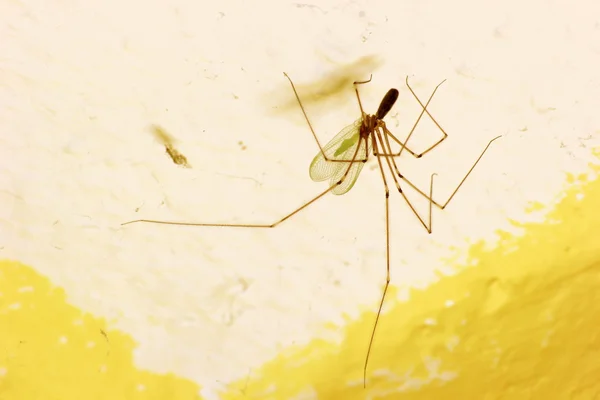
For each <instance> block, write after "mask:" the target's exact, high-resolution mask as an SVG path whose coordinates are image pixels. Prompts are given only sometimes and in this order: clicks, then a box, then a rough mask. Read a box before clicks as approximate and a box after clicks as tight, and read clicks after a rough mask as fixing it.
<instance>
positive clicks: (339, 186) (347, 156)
mask: <svg viewBox="0 0 600 400" xmlns="http://www.w3.org/2000/svg"><path fill="white" fill-rule="evenodd" d="M284 75H285V77H286V78H287V79H288V80H289V82H290V85H291V87H292V90H293V91H294V95H295V97H296V100H297V102H298V105H299V106H300V109H301V111H302V114H303V115H304V118H305V120H306V122H307V124H308V127H309V129H310V131H311V133H312V135H313V137H314V139H315V141H316V143H317V146H318V147H319V153H318V154H317V155H316V156H315V158H314V159H313V161H312V163H311V164H310V169H309V173H310V177H311V179H312V180H313V181H316V182H321V181H326V180H329V186H328V188H327V189H326V190H324V191H323V192H321V193H319V194H318V195H317V196H315V197H314V198H312V199H311V200H309V201H307V202H305V203H304V204H303V205H301V206H300V207H298V208H296V209H295V210H293V211H292V212H290V213H288V214H286V215H285V216H283V217H282V218H280V219H278V220H276V221H275V222H273V223H269V224H250V223H246V224H227V223H204V222H177V221H160V220H149V219H139V220H135V221H129V222H125V223H123V224H122V225H127V224H132V223H136V222H146V223H154V224H166V225H183V226H204V227H232V228H275V227H276V226H278V225H279V224H281V223H282V222H284V221H287V220H288V219H290V218H291V217H293V216H294V215H296V214H298V213H299V212H300V211H302V210H304V209H305V208H307V207H308V206H310V205H311V204H313V203H315V202H316V201H317V200H319V199H320V198H322V197H323V196H325V195H326V194H327V193H330V192H331V193H333V194H335V195H342V194H344V193H347V192H348V191H349V190H350V189H352V187H353V186H354V184H355V183H356V180H357V179H358V176H359V175H360V172H361V170H362V168H363V166H364V164H365V163H366V162H367V161H368V160H369V156H370V155H372V156H373V157H375V158H376V159H377V164H378V166H379V171H380V173H381V178H382V180H383V186H384V189H385V233H386V243H385V248H386V278H385V284H384V287H383V291H382V294H381V299H380V301H379V307H378V309H377V315H376V317H375V322H374V324H373V329H372V331H371V336H370V338H369V344H368V347H367V352H366V356H365V361H364V365H363V385H364V387H366V382H367V367H368V364H369V358H370V355H371V349H372V347H373V340H374V338H375V332H376V330H377V324H378V323H379V319H380V316H381V310H382V308H383V304H384V301H385V297H386V294H387V291H388V288H389V285H390V281H391V276H390V224H389V193H390V190H389V185H388V179H389V178H387V177H386V173H385V171H386V169H387V171H388V173H389V175H390V176H391V179H392V181H393V184H394V186H395V187H396V189H397V190H398V192H399V194H400V195H401V196H402V198H403V199H404V200H405V202H406V204H408V206H409V208H410V209H411V211H412V213H413V214H414V215H415V216H416V217H417V219H418V220H419V222H420V223H421V225H422V226H423V227H424V228H425V230H426V231H427V232H428V233H431V232H432V225H431V213H432V207H433V206H435V207H437V208H439V209H441V210H443V209H445V208H446V206H448V204H449V203H450V201H451V200H452V199H453V198H454V196H455V195H456V193H457V192H458V190H459V189H460V187H461V186H462V185H463V184H464V182H465V181H466V179H467V178H468V176H469V175H470V174H471V172H472V171H473V169H475V166H476V165H477V163H479V161H480V160H481V158H482V157H483V155H484V154H485V152H486V151H487V149H488V148H489V147H490V145H491V144H492V142H493V141H494V140H496V139H498V138H500V137H501V136H497V137H495V138H493V139H492V140H490V141H489V142H488V143H487V145H486V146H485V148H484V149H483V151H482V152H481V154H480V155H479V157H478V158H477V159H476V160H475V162H474V163H473V164H472V166H471V168H470V169H469V170H468V171H467V173H466V174H465V175H464V177H463V178H462V180H461V181H460V182H459V184H458V185H457V186H456V188H455V189H454V191H453V192H452V193H451V194H450V197H448V199H447V200H446V201H445V202H438V201H435V200H434V199H433V178H434V176H435V175H436V174H435V173H434V174H432V175H431V178H430V184H429V194H426V193H425V192H424V191H423V190H421V189H419V188H418V187H417V186H416V185H415V184H413V183H412V182H411V181H410V180H409V179H408V178H407V177H406V176H404V175H403V174H402V173H401V172H400V170H399V168H398V165H397V164H396V158H397V157H400V156H401V155H402V153H403V152H404V151H406V152H407V153H409V154H410V155H411V156H413V157H415V158H421V157H422V156H424V155H425V154H427V153H429V152H430V151H431V150H433V149H434V148H435V147H437V146H438V145H439V144H440V143H442V142H443V141H444V140H445V139H446V138H447V137H448V134H447V133H446V131H445V130H444V129H443V128H442V127H441V126H440V124H439V123H438V122H437V121H436V120H435V118H434V117H433V116H432V115H431V114H430V113H429V111H428V110H427V106H428V105H429V103H430V102H431V100H432V99H433V96H434V95H435V93H436V91H437V90H438V88H439V87H440V86H441V85H442V83H444V82H445V80H444V81H442V82H441V83H440V84H438V85H437V86H436V87H435V89H434V90H433V92H432V93H431V95H430V96H429V99H428V100H427V102H426V103H425V104H423V102H422V101H421V100H420V99H419V97H418V96H417V95H416V93H415V92H414V91H413V89H412V88H411V87H410V85H409V83H408V76H407V77H406V86H407V87H408V89H409V90H410V92H411V94H412V95H413V97H414V98H415V99H416V101H417V102H418V103H419V105H420V106H421V108H422V110H421V113H420V114H419V116H418V118H417V119H416V121H415V123H414V124H413V126H412V129H411V130H410V132H409V133H408V136H407V137H406V139H405V140H404V142H401V141H400V140H399V139H398V138H396V137H395V136H394V135H393V134H392V133H391V132H390V131H389V130H388V128H387V127H386V124H385V122H384V121H383V118H384V117H385V116H386V115H387V114H388V112H389V111H390V110H391V108H392V106H393V105H394V104H395V102H396V100H397V99H398V90H397V89H393V88H392V89H390V90H389V91H388V92H387V93H386V95H385V96H384V97H383V100H382V101H381V103H380V105H379V108H378V109H377V112H376V113H375V114H367V113H365V112H364V110H363V107H362V103H361V100H360V95H359V93H358V86H359V85H362V84H365V83H369V82H370V81H371V78H372V76H371V78H369V79H368V80H366V81H356V82H354V91H355V93H356V99H357V100H358V106H359V108H360V117H359V118H358V119H357V120H356V121H354V122H353V123H352V124H350V125H348V126H346V127H345V128H344V129H342V130H341V131H340V132H339V133H338V134H337V135H336V136H335V137H334V138H333V139H331V141H330V142H329V143H327V144H326V145H325V146H322V145H321V142H320V141H319V139H318V137H317V135H316V133H315V130H314V129H313V127H312V124H311V123H310V120H309V118H308V115H307V114H306V110H305V109H304V106H303V105H302V101H301V100H300V96H299V95H298V92H297V91H296V87H295V86H294V83H293V82H292V80H291V78H290V77H289V76H288V75H287V74H286V73H285V72H284ZM424 114H427V116H428V117H429V118H430V119H431V120H432V121H433V122H434V124H435V125H436V126H437V127H438V128H439V130H440V131H441V132H442V137H441V138H440V139H438V141H437V142H435V143H434V144H433V145H432V146H430V147H429V148H427V149H425V150H424V151H423V152H421V153H416V152H415V151H413V150H411V149H410V148H409V147H408V141H409V139H410V137H411V136H412V134H413V132H414V131H415V128H416V127H417V125H418V123H419V121H420V120H421V118H422V117H423V115H424ZM391 142H394V143H395V144H396V145H399V146H400V149H399V150H398V151H397V152H394V151H393V150H392V147H391ZM401 182H403V183H406V184H407V185H408V186H410V187H411V188H413V189H414V190H415V191H416V192H417V193H418V194H419V195H420V196H421V197H423V198H424V199H426V200H427V201H428V202H429V216H428V218H427V221H425V218H423V217H422V216H421V215H420V214H419V213H418V212H417V210H416V209H415V207H414V206H413V204H412V203H411V202H410V200H409V199H408V198H407V197H406V194H405V193H404V191H403V189H402V186H401V185H400V183H401Z"/></svg>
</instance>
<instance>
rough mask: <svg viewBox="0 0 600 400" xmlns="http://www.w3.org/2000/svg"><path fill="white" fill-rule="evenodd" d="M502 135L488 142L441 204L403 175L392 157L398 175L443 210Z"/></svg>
mask: <svg viewBox="0 0 600 400" xmlns="http://www.w3.org/2000/svg"><path fill="white" fill-rule="evenodd" d="M501 137H502V135H500V136H496V137H495V138H493V139H492V140H490V141H489V142H488V144H487V146H485V148H484V149H483V151H482V152H481V154H480V155H479V157H477V160H475V162H474V163H473V165H472V166H471V168H469V170H468V171H467V173H466V174H465V176H464V177H463V178H462V180H461V181H460V183H459V184H458V186H456V188H455V189H454V191H453V192H452V194H451V195H450V197H448V199H447V200H446V201H445V202H444V203H443V204H441V203H440V202H437V201H435V200H434V199H433V198H432V197H431V196H427V195H426V194H425V193H424V192H423V191H422V190H421V189H419V188H418V187H417V186H416V185H414V184H413V183H412V182H411V181H410V180H408V178H406V177H405V176H404V175H402V174H401V173H400V171H399V170H398V166H397V165H396V162H395V160H393V159H392V162H393V165H394V170H395V172H396V174H397V175H398V177H399V178H400V179H402V180H403V181H404V182H406V183H407V184H408V185H409V186H410V187H412V188H413V189H415V190H416V191H417V193H419V194H420V195H421V196H423V197H425V198H426V199H427V200H429V201H431V202H432V203H433V205H434V206H436V207H438V208H439V209H441V210H443V209H444V208H446V206H447V205H448V204H449V203H450V201H451V200H452V199H453V198H454V196H455V195H456V193H457V192H458V190H459V189H460V187H461V186H462V185H463V183H465V181H466V180H467V178H468V177H469V175H470V174H471V172H473V170H474V169H475V167H476V166H477V163H479V161H480V160H481V159H482V158H483V155H484V154H485V152H486V151H487V149H488V148H489V147H490V146H491V145H492V142H493V141H494V140H496V139H499V138H501Z"/></svg>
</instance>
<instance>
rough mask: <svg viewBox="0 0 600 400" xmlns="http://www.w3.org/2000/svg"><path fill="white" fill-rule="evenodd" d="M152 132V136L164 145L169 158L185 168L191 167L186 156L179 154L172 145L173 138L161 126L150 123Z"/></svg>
mask: <svg viewBox="0 0 600 400" xmlns="http://www.w3.org/2000/svg"><path fill="white" fill-rule="evenodd" d="M152 133H153V134H154V137H155V138H156V139H157V140H158V141H159V142H160V143H161V144H162V145H163V146H165V151H166V152H167V154H168V155H169V157H171V160H173V162H174V163H175V164H177V165H181V166H182V167H185V168H191V167H192V166H191V165H190V164H189V163H188V161H187V158H186V157H185V156H184V155H183V154H181V153H180V152H179V151H178V150H177V149H176V148H175V146H174V145H173V143H174V142H175V138H173V137H172V136H171V135H169V134H168V133H167V131H165V130H164V129H163V128H161V127H160V126H158V125H152Z"/></svg>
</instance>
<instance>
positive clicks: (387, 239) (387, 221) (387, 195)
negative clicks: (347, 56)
mask: <svg viewBox="0 0 600 400" xmlns="http://www.w3.org/2000/svg"><path fill="white" fill-rule="evenodd" d="M374 134H375V132H374V133H373V135H374ZM372 137H373V151H376V150H377V149H378V146H377V139H376V138H375V137H374V136H372ZM377 163H378V164H379V171H380V172H381V178H382V179H383V186H384V188H385V255H386V269H385V271H386V273H385V286H384V287H383V293H382V294H381V301H380V302H379V308H378V309H377V316H376V317H375V323H374V324H373V331H372V332H371V338H370V339H369V346H368V348H367V355H366V356H365V365H364V367H363V387H365V388H366V387H367V367H368V365H369V357H370V356H371V348H372V347H373V340H374V338H375V331H376V330H377V324H378V323H379V317H380V315H381V309H382V307H383V302H384V301H385V296H386V294H387V290H388V287H389V286H390V280H391V277H390V218H389V216H390V207H389V198H390V190H389V188H388V184H387V180H386V178H385V173H384V172H383V165H382V163H381V158H380V157H377Z"/></svg>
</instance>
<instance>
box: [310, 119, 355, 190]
mask: <svg viewBox="0 0 600 400" xmlns="http://www.w3.org/2000/svg"><path fill="white" fill-rule="evenodd" d="M362 121H363V119H362V118H358V119H357V120H356V121H354V122H353V123H352V124H350V125H348V126H347V127H345V128H344V129H342V130H341V131H340V132H339V133H338V134H337V135H336V136H335V137H334V138H333V139H331V141H330V142H329V143H327V144H326V145H325V146H324V147H323V153H325V155H326V156H327V158H328V159H330V160H346V161H350V160H352V158H353V157H354V153H355V152H356V151H357V150H356V148H357V147H359V149H358V153H356V157H355V158H354V159H355V160H365V159H366V156H367V144H366V141H364V140H361V139H360V126H361V125H362ZM323 153H322V152H319V154H317V155H316V156H315V158H314V159H313V161H312V163H311V164H310V177H311V179H312V180H313V181H315V182H321V181H324V180H327V179H329V180H330V184H331V185H334V184H335V183H336V182H338V181H339V180H340V179H341V178H342V176H344V173H345V172H346V170H347V169H348V168H350V171H349V172H348V175H347V176H346V178H345V179H344V182H342V184H341V185H339V186H337V187H336V188H335V189H333V190H332V193H334V194H337V195H340V194H344V193H346V192H347V191H349V190H350V189H351V188H352V186H354V183H355V182H356V179H358V175H359V173H360V171H361V169H362V167H363V165H364V163H363V162H354V163H350V162H347V163H346V162H331V161H327V160H326V159H325V157H324V156H323ZM350 164H352V166H350Z"/></svg>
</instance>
